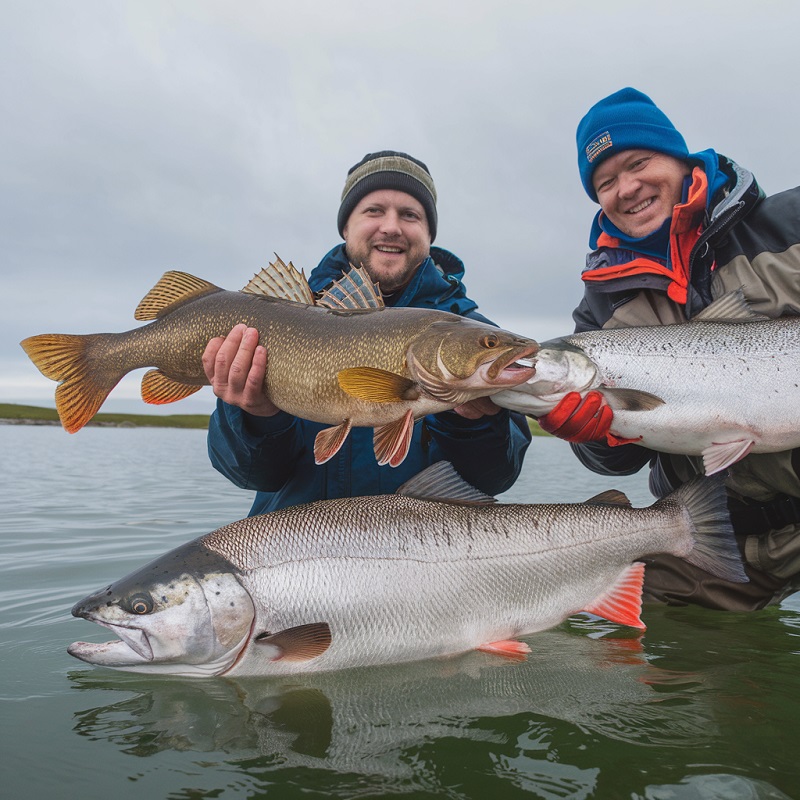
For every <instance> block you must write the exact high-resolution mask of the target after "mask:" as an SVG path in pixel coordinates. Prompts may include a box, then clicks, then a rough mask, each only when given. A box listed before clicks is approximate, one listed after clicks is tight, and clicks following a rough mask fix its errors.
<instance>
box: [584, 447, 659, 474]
mask: <svg viewBox="0 0 800 800" xmlns="http://www.w3.org/2000/svg"><path fill="white" fill-rule="evenodd" d="M570 447H571V448H572V452H573V453H575V455H576V456H577V457H578V461H580V462H581V464H583V466H584V467H586V468H587V469H590V470H591V471H592V472H597V473H598V474H599V475H633V473H634V472H638V471H639V470H640V469H641V468H642V467H643V466H644V465H645V464H648V463H650V459H651V458H652V457H653V456H654V455H655V453H654V452H653V451H652V450H648V449H647V448H646V447H642V446H641V445H638V444H623V445H619V446H618V447H611V446H610V445H608V444H606V443H605V442H584V443H581V444H575V443H570Z"/></svg>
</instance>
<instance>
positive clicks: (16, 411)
mask: <svg viewBox="0 0 800 800" xmlns="http://www.w3.org/2000/svg"><path fill="white" fill-rule="evenodd" d="M0 420H12V421H14V422H18V423H19V424H20V425H24V424H29V425H50V424H52V425H60V424H61V423H60V422H59V419H58V414H57V413H56V410H55V409H54V408H40V407H39V406H23V405H17V404H16V403H0ZM89 425H90V426H96V427H126V428H207V427H208V416H207V415H206V414H167V415H159V416H156V415H155V414H103V413H102V412H101V413H99V414H95V416H94V417H93V419H92V421H91V422H89ZM528 425H529V426H530V429H531V433H532V434H533V435H534V436H549V434H547V433H545V432H544V431H543V430H542V429H541V428H540V427H539V423H538V422H536V420H533V419H528Z"/></svg>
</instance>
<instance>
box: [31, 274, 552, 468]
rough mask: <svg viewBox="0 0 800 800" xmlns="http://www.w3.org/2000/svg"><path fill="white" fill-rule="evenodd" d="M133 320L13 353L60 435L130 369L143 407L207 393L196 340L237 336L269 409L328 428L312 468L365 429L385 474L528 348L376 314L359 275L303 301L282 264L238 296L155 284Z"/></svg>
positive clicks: (523, 367)
mask: <svg viewBox="0 0 800 800" xmlns="http://www.w3.org/2000/svg"><path fill="white" fill-rule="evenodd" d="M135 318H136V319H138V320H155V321H154V322H151V323H150V324H149V325H145V326H142V327H140V328H135V329H133V330H130V331H126V332H124V333H99V334H93V335H86V336H75V335H67V334H43V335H40V336H31V337H30V338H28V339H25V340H24V341H23V342H22V343H21V344H22V347H23V348H24V349H25V352H26V353H27V354H28V356H29V357H30V358H31V360H32V361H33V363H34V364H36V366H37V367H38V368H39V370H40V371H41V372H42V373H43V374H44V375H45V376H46V377H48V378H51V379H52V380H55V381H59V382H60V384H59V386H58V388H57V389H56V408H57V410H58V414H59V417H60V418H61V422H62V425H63V426H64V428H65V430H67V431H68V432H69V433H74V432H75V431H78V430H80V429H81V428H82V427H83V426H84V425H85V424H86V423H87V422H88V421H89V420H90V419H91V418H92V417H93V416H94V415H95V414H96V413H97V411H98V410H99V408H100V406H101V405H102V404H103V402H104V401H105V399H106V397H107V396H108V394H109V393H110V392H111V390H112V389H113V388H114V387H115V386H116V385H117V383H118V382H119V381H120V379H121V378H122V377H123V376H124V375H126V374H127V373H128V372H130V371H131V370H134V369H137V368H140V367H156V368H157V369H153V370H150V371H149V372H147V373H146V374H145V376H144V378H143V380H142V398H143V399H144V401H145V402H146V403H156V404H159V403H172V402H174V401H176V400H181V399H183V398H185V397H188V396H189V395H191V394H193V393H194V392H196V391H198V390H199V389H200V388H201V387H202V386H204V385H207V384H208V380H207V379H206V376H205V373H204V371H203V366H202V360H201V358H202V354H203V351H204V349H205V347H206V344H207V343H208V341H209V340H210V339H212V338H214V337H216V336H225V335H227V333H228V332H229V331H230V330H231V329H232V328H233V327H234V325H236V324H238V323H246V324H247V325H248V326H252V327H254V328H257V329H258V331H259V335H260V341H261V343H262V344H264V345H265V346H266V347H267V350H268V353H269V361H268V367H267V375H266V379H265V385H266V389H267V392H268V394H269V396H270V399H271V400H272V401H273V403H275V405H276V406H278V408H281V409H282V410H284V411H286V412H288V413H290V414H293V415H295V416H298V417H302V418H303V419H308V420H312V421H314V422H321V423H325V424H330V425H331V426H332V427H330V428H327V429H325V430H323V431H321V432H320V433H319V434H318V435H317V439H316V442H315V445H314V455H315V457H316V460H317V463H318V464H321V463H324V462H325V461H327V460H328V459H330V458H331V457H332V456H333V455H335V454H336V452H337V451H338V450H339V448H340V447H341V446H342V444H343V443H344V441H345V439H346V438H347V435H348V433H349V432H350V428H351V427H352V426H354V425H355V426H363V427H372V428H375V455H376V458H377V459H378V463H380V464H391V465H392V466H397V465H398V464H400V463H402V461H403V459H404V458H405V456H406V454H407V452H408V446H409V443H410V441H411V434H412V430H413V425H414V420H415V419H419V418H420V417H423V416H425V415H426V414H435V413H438V412H440V411H446V410H448V409H452V408H454V407H455V406H457V405H461V404H462V403H466V402H467V401H469V400H473V399H476V398H478V397H484V396H487V395H490V394H492V393H494V392H496V391H499V390H500V389H503V388H506V387H508V386H513V385H514V384H516V383H520V382H522V381H524V380H526V379H527V378H529V377H530V376H531V375H532V374H533V371H534V370H533V367H532V366H531V365H530V361H529V359H530V358H531V356H533V355H534V354H535V353H536V351H537V349H538V345H537V344H536V342H534V341H533V340H532V339H527V338H524V337H521V336H517V335H516V334H513V333H509V332H507V331H503V330H500V329H499V328H495V327H494V326H492V325H488V324H486V323H483V322H479V321H477V320H473V319H469V318H465V317H460V316H458V315H456V314H450V313H448V312H445V311H436V310H432V309H420V308H384V307H383V301H382V299H381V296H380V294H379V293H378V292H377V290H376V287H375V286H374V285H373V284H372V282H371V281H370V279H369V276H368V275H367V273H366V272H364V271H363V270H360V269H355V268H354V269H353V270H351V272H349V273H348V275H347V276H345V277H344V278H343V279H342V280H341V281H339V282H337V283H334V284H333V286H331V287H330V288H329V289H328V290H327V291H326V292H324V293H323V294H322V296H321V297H319V298H315V297H314V295H313V294H312V292H311V289H310V288H309V286H308V282H307V281H306V279H305V276H304V275H303V274H302V273H300V272H298V271H297V270H296V269H295V268H294V266H293V265H292V264H291V262H290V263H289V264H288V265H286V264H284V263H283V262H282V261H281V260H280V259H277V261H276V262H275V263H274V264H270V267H269V269H265V270H262V272H260V273H259V274H257V275H256V276H255V277H254V278H253V279H252V280H251V281H250V283H248V285H247V286H246V287H245V288H244V289H243V290H242V291H241V292H230V291H224V290H223V289H220V288H219V287H218V286H214V285H213V284H211V283H208V282H207V281H204V280H202V279H200V278H196V277H194V276H193V275H188V274H186V273H183V272H167V273H166V274H165V275H164V276H163V277H162V278H161V280H160V281H159V282H158V284H157V285H156V286H155V287H154V288H153V289H152V290H151V291H150V292H149V294H148V295H147V296H146V297H145V298H144V299H143V300H142V302H141V303H140V304H139V306H138V308H137V309H136V313H135ZM520 359H524V360H525V359H527V361H524V362H523V363H522V364H519V363H517V362H518V361H519V360H520Z"/></svg>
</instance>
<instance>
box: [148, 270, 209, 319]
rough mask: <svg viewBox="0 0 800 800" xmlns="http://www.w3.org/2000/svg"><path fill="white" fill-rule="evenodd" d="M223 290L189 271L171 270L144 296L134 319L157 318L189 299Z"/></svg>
mask: <svg viewBox="0 0 800 800" xmlns="http://www.w3.org/2000/svg"><path fill="white" fill-rule="evenodd" d="M220 291H222V290H221V289H220V288H219V286H215V285H214V284H213V283H209V282H208V281H204V280H203V279H202V278H196V277H195V276H194V275H190V274H189V273H188V272H178V271H177V270H171V271H170V272H165V273H164V274H163V275H162V276H161V279H160V280H159V281H158V283H157V284H156V285H155V286H154V287H153V288H152V289H151V290H150V291H149V292H148V293H147V294H146V295H145V296H144V297H143V298H142V302H141V303H139V305H138V306H136V311H135V312H134V314H133V317H134V319H139V320H147V319H157V318H158V317H160V316H162V315H163V314H166V313H167V311H171V310H172V309H173V308H176V307H177V306H179V305H182V304H183V303H186V302H188V301H189V300H196V299H197V298H198V297H202V296H203V295H205V294H209V293H210V292H220Z"/></svg>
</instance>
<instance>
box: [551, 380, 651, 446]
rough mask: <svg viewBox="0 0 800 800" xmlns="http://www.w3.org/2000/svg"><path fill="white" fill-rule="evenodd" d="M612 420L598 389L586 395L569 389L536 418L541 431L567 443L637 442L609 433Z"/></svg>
mask: <svg viewBox="0 0 800 800" xmlns="http://www.w3.org/2000/svg"><path fill="white" fill-rule="evenodd" d="M613 419H614V412H613V411H612V410H611V406H609V405H608V404H607V403H606V402H605V399H604V397H603V395H602V394H601V393H600V392H588V393H587V394H586V397H581V396H580V395H579V394H578V393H577V392H569V393H568V394H566V395H564V398H563V399H562V400H561V401H560V402H559V404H558V405H557V406H556V407H555V408H554V409H553V410H552V411H550V412H549V413H548V414H545V415H544V416H543V417H539V425H540V426H541V428H542V430H544V431H547V432H548V433H552V434H553V435H554V436H558V438H559V439H564V440H566V441H568V442H596V441H600V440H602V439H605V440H606V441H607V442H608V444H610V445H611V446H612V447H613V446H616V445H620V444H628V443H630V442H636V441H639V439H622V438H620V437H618V436H615V435H614V434H613V433H611V431H610V429H611V422H612V420H613ZM639 438H641V437H639Z"/></svg>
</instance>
